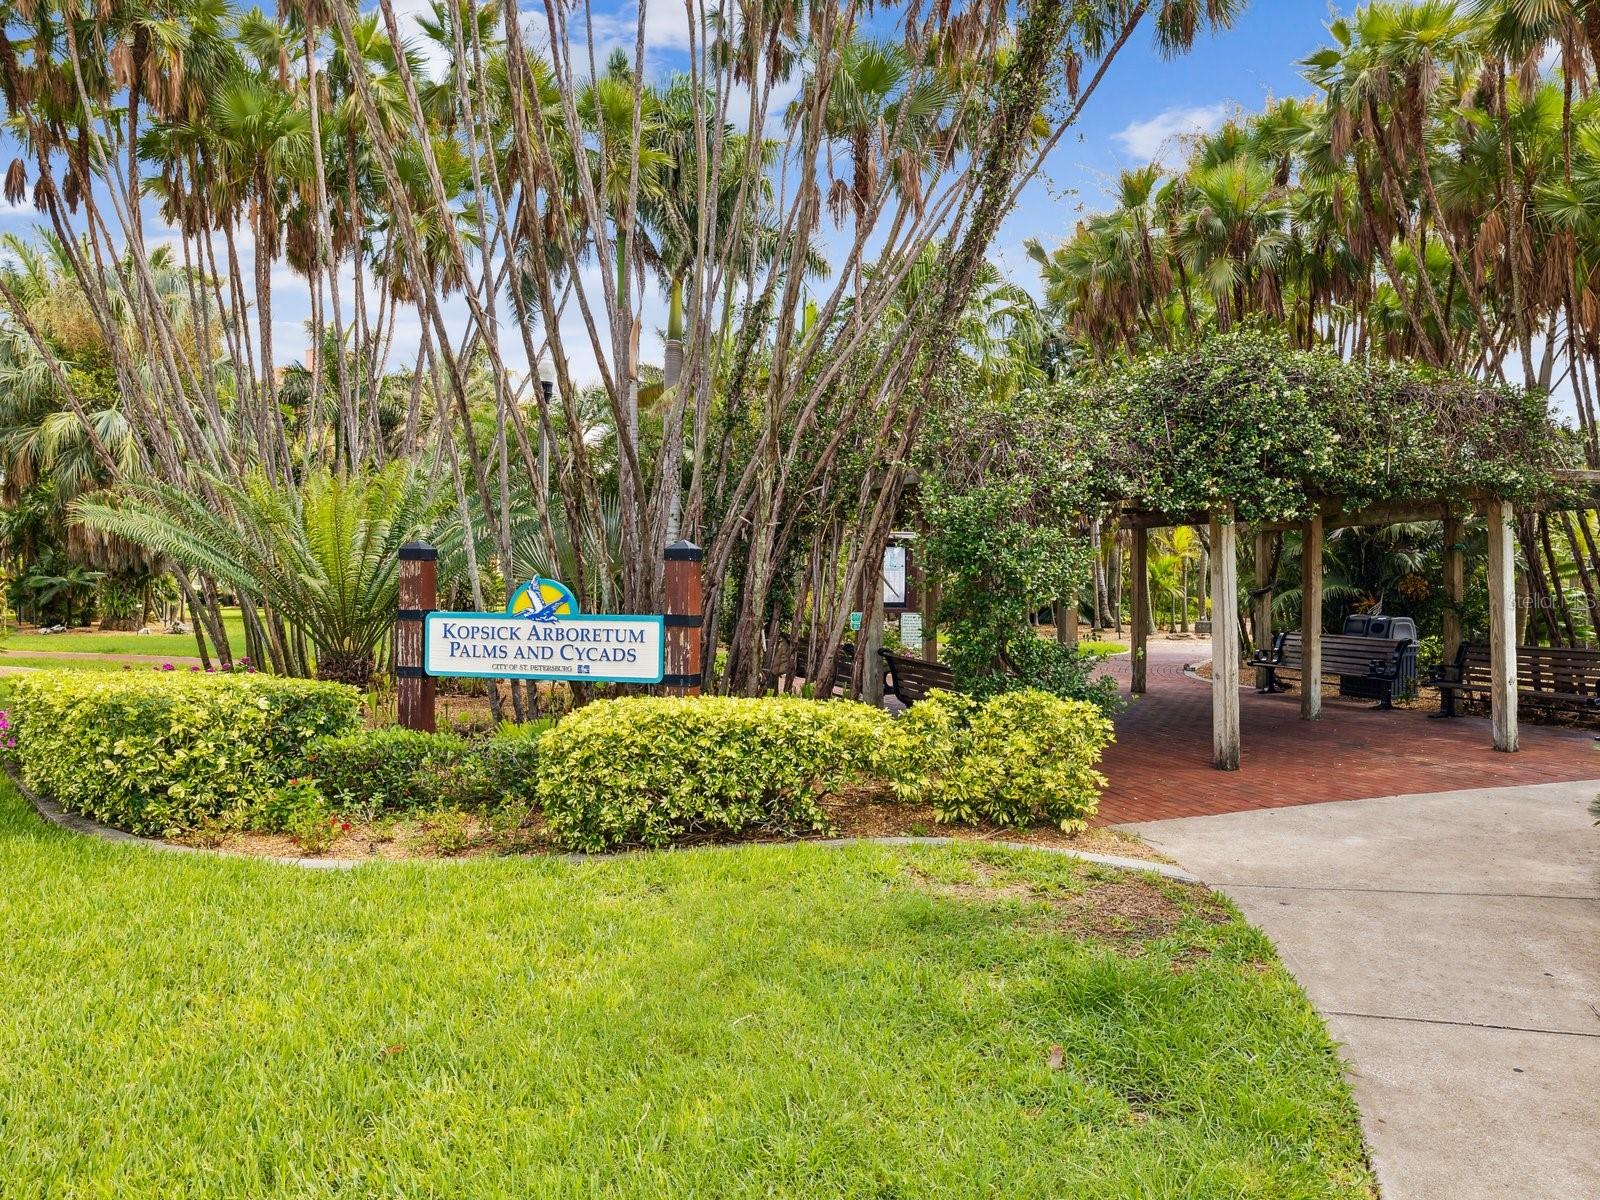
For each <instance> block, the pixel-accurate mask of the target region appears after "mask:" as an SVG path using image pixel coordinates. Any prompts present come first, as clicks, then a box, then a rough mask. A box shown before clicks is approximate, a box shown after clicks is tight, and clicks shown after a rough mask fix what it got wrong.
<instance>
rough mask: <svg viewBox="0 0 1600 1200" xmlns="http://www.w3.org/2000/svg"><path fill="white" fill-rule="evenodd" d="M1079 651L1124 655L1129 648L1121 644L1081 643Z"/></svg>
mask: <svg viewBox="0 0 1600 1200" xmlns="http://www.w3.org/2000/svg"><path fill="white" fill-rule="evenodd" d="M1078 649H1080V650H1087V651H1089V652H1090V653H1091V654H1122V653H1125V652H1126V651H1127V649H1128V647H1127V646H1125V645H1123V644H1122V643H1121V642H1079V643H1078Z"/></svg>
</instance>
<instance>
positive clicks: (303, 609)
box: [73, 463, 439, 687]
mask: <svg viewBox="0 0 1600 1200" xmlns="http://www.w3.org/2000/svg"><path fill="white" fill-rule="evenodd" d="M205 483H206V485H207V486H206V488H205V489H204V493H205V494H201V493H197V492H190V491H185V490H182V489H179V488H174V487H171V486H169V485H167V484H164V483H148V484H139V485H131V486H130V487H129V488H128V489H127V494H126V495H125V496H124V498H123V499H122V501H121V502H120V503H119V504H118V505H117V506H116V507H112V506H111V505H107V504H103V503H96V502H84V503H80V504H79V505H77V506H76V507H75V508H74V510H73V514H74V519H75V520H78V521H81V522H83V523H84V524H87V525H89V526H91V527H93V528H95V529H99V530H103V531H106V532H109V533H115V534H117V535H119V536H121V537H125V538H127V539H129V540H130V541H134V542H138V543H139V544H141V545H143V546H147V547H148V548H150V549H151V550H154V551H156V552H158V553H160V554H162V555H164V556H165V557H167V558H169V559H172V560H174V561H176V562H179V563H182V564H184V565H185V566H187V567H191V568H193V569H194V570H197V571H200V572H202V573H204V574H206V575H209V576H211V577H212V578H213V579H215V580H217V581H218V582H219V583H221V584H224V585H226V586H230V587H233V588H235V589H237V590H238V591H239V592H240V593H241V594H242V595H243V596H246V597H250V598H253V599H255V600H257V601H259V602H260V603H261V604H262V605H263V607H264V608H265V609H266V610H267V614H268V618H269V620H268V629H269V638H270V640H273V641H274V642H280V641H284V639H278V638H271V633H272V630H273V629H274V628H275V627H276V626H277V625H278V623H281V625H282V626H285V627H287V629H288V630H289V631H291V632H292V633H297V634H299V635H302V636H303V637H304V638H305V639H306V640H308V641H309V642H310V643H311V645H312V646H313V648H314V649H315V652H316V675H317V678H319V679H331V680H337V681H339V682H342V683H352V684H355V685H356V686H357V687H365V686H366V685H367V682H368V681H369V680H370V679H371V677H372V670H373V664H374V657H375V651H376V648H377V646H378V644H379V643H380V642H381V641H382V640H383V637H384V635H385V634H386V633H387V632H388V630H389V628H390V626H391V624H392V622H393V621H394V614H395V600H396V588H397V579H398V553H399V550H400V547H401V546H402V545H404V544H405V543H406V542H408V541H411V540H412V539H414V538H417V537H420V536H423V535H425V534H428V533H430V532H431V530H432V526H433V523H434V521H435V519H436V516H437V514H438V512H439V504H438V492H437V490H436V489H435V488H433V487H432V486H430V485H429V484H428V483H427V481H426V479H425V478H424V477H423V476H422V475H420V474H418V473H417V472H416V471H414V470H413V469H412V468H410V467H409V466H408V465H406V464H403V463H394V464H391V465H390V466H389V467H387V468H385V469H383V470H380V471H372V472H364V473H345V472H341V473H328V472H318V473H316V474H313V475H311V476H308V477H307V478H306V479H305V480H304V481H303V482H301V483H300V485H299V486H298V487H297V488H293V489H286V488H281V487H275V486H273V485H272V484H271V483H270V482H269V481H268V479H267V477H266V476H265V475H264V474H261V473H255V474H251V475H249V476H247V477H246V478H245V480H244V481H243V483H242V484H232V483H228V482H225V481H223V480H221V479H219V478H216V477H209V476H208V477H206V478H205ZM280 649H281V650H285V651H287V652H285V653H278V651H279V650H280ZM274 657H275V658H277V659H278V660H279V666H280V667H283V668H286V669H290V670H293V669H296V668H300V669H303V667H304V664H303V663H301V662H299V661H298V657H299V656H297V655H295V654H294V653H293V652H292V650H289V648H288V646H287V645H286V644H285V645H282V646H279V645H275V646H274Z"/></svg>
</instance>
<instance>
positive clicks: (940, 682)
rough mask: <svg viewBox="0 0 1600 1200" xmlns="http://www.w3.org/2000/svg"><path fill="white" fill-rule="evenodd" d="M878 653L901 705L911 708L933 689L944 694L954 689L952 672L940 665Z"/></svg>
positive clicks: (880, 651)
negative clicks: (910, 706)
mask: <svg viewBox="0 0 1600 1200" xmlns="http://www.w3.org/2000/svg"><path fill="white" fill-rule="evenodd" d="M878 653H879V655H881V656H882V658H883V661H884V665H885V666H887V667H888V668H889V686H890V688H891V689H892V690H893V691H894V694H895V698H896V699H897V700H899V701H900V703H901V704H905V705H911V704H915V703H916V702H917V701H919V700H924V699H926V698H927V695H928V693H929V692H931V691H932V690H933V689H935V688H940V689H942V690H943V691H946V692H953V691H955V690H956V673H955V672H954V671H952V670H951V669H950V668H949V667H947V666H945V665H944V664H943V663H939V662H927V661H925V660H923V659H920V658H908V657H907V656H906V655H904V654H890V653H889V652H888V651H887V650H879V651H878Z"/></svg>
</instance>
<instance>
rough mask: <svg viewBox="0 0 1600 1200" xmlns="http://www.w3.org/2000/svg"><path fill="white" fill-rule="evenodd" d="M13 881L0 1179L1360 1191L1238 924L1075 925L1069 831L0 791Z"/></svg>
mask: <svg viewBox="0 0 1600 1200" xmlns="http://www.w3.org/2000/svg"><path fill="white" fill-rule="evenodd" d="M975 855H981V861H980V862H979V863H978V865H976V866H975V865H974V856H975ZM983 864H990V865H988V866H984V865H983ZM0 876H3V877H4V879H5V880H6V886H5V887H4V888H3V889H0V929H3V930H5V953H4V959H5V969H4V970H3V971H0V1179H3V1180H5V1187H4V1189H3V1190H4V1193H5V1195H6V1197H7V1200H21V1198H23V1197H51V1198H52V1200H63V1198H72V1197H91V1196H93V1197H101V1196H110V1195H115V1196H117V1197H119V1198H127V1197H155V1196H163V1197H165V1196H178V1195H185V1196H205V1197H208V1198H213V1197H251V1198H258V1197H268V1196H293V1197H297V1198H299V1197H332V1196H340V1197H357V1196H359V1197H372V1196H395V1197H399V1196H406V1197H428V1196H436V1197H508V1198H509V1197H518V1198H521V1197H531V1196H539V1197H574V1198H576V1197H591V1196H617V1197H621V1196H639V1197H673V1198H676V1197H689V1196H703V1197H710V1198H721V1197H746V1196H748V1197H758V1196H760V1197H768V1196H806V1197H831V1196H876V1197H887V1196H900V1197H917V1198H921V1197H937V1196H950V1197H975V1196H985V1197H988V1196H1016V1197H1067V1196H1074V1197H1076V1196H1095V1197H1106V1198H1111V1197H1116V1198H1124V1197H1130V1196H1173V1197H1177V1196H1185V1197H1189V1196H1217V1197H1223V1196H1226V1197H1272V1198H1275V1200H1277V1198H1283V1197H1320V1196H1337V1197H1367V1196H1370V1195H1371V1190H1370V1188H1371V1184H1370V1182H1369V1178H1368V1175H1367V1171H1366V1168H1365V1166H1364V1162H1363V1155H1362V1149H1361V1145H1360V1141H1359V1136H1358V1134H1357V1127H1356V1121H1355V1115H1354V1112H1353V1110H1352V1107H1351V1104H1350V1101H1349V1098H1348V1095H1347V1093H1346V1090H1345V1087H1344V1084H1343V1082H1342V1081H1341V1078H1340V1075H1339V1072H1338V1069H1337V1066H1336V1063H1335V1058H1334V1054H1333V1050H1332V1048H1331V1046H1330V1044H1329V1041H1328V1038H1327V1036H1326V1034H1325V1033H1324V1031H1323V1029H1322V1027H1321V1026H1320V1024H1319V1022H1318V1021H1317V1019H1316V1017H1315V1016H1314V1015H1313V1013H1312V1012H1311V1010H1310V1008H1309V1007H1308V1005H1307V1004H1306V1001H1305V999H1304V998H1303V996H1302V994H1301V993H1300V992H1299V990H1298V989H1297V988H1296V987H1295V986H1294V985H1293V983H1292V982H1291V981H1290V980H1289V978H1288V977H1287V976H1286V974H1285V973H1284V972H1283V970H1282V969H1281V968H1280V967H1279V966H1277V965H1276V964H1275V962H1273V961H1272V960H1271V952H1270V950H1269V948H1268V946H1267V944H1266V942H1265V940H1264V939H1263V938H1262V937H1261V936H1260V935H1259V934H1258V933H1256V932H1255V931H1253V930H1252V929H1250V928H1249V927H1248V926H1246V925H1244V924H1243V923H1242V922H1240V921H1238V920H1237V919H1233V918H1231V917H1229V916H1228V915H1227V914H1226V913H1225V912H1220V913H1219V910H1218V909H1217V908H1216V907H1215V906H1214V904H1211V903H1207V902H1203V901H1200V900H1197V899H1196V897H1195V895H1192V894H1184V895H1183V896H1182V897H1181V899H1180V902H1179V903H1180V907H1179V908H1178V909H1177V910H1175V911H1176V912H1177V914H1178V918H1179V920H1178V923H1177V924H1176V925H1173V924H1171V923H1170V922H1169V924H1168V926H1167V928H1166V930H1165V936H1156V937H1154V938H1146V939H1144V940H1142V941H1141V940H1140V939H1139V938H1137V937H1133V936H1131V935H1129V936H1124V935H1122V934H1120V933H1118V931H1117V930H1116V929H1115V928H1110V929H1106V930H1101V933H1102V934H1103V935H1104V937H1103V938H1102V939H1101V940H1097V939H1095V938H1091V937H1087V936H1084V935H1076V936H1075V935H1070V934H1069V933H1067V932H1064V929H1069V928H1074V927H1077V924H1075V922H1077V920H1078V919H1077V918H1072V917H1070V916H1064V915H1063V914H1070V913H1071V912H1074V911H1078V910H1076V909H1074V908H1073V906H1074V905H1082V904H1083V903H1084V902H1085V898H1086V897H1087V896H1089V894H1090V893H1088V892H1085V889H1086V888H1087V889H1096V890H1095V891H1094V893H1093V894H1094V895H1099V894H1101V893H1100V892H1099V890H1098V889H1101V888H1103V887H1105V886H1106V881H1110V882H1111V883H1112V884H1113V885H1121V886H1122V887H1123V888H1124V889H1126V888H1128V887H1130V886H1132V885H1130V884H1129V883H1128V882H1127V881H1128V879H1129V877H1127V876H1116V875H1112V874H1109V873H1104V874H1103V873H1102V872H1101V871H1100V870H1099V869H1097V868H1088V867H1085V866H1083V865H1079V864H1075V863H1073V862H1071V861H1069V860H1065V859H1061V858H1055V857H1049V856H1045V855H1039V854H1033V855H1017V854H1011V853H1004V852H997V851H992V850H986V851H978V850H973V849H970V848H967V849H961V850H956V849H928V848H915V849H907V848H894V849H891V848H884V847H856V848H851V849H847V850H829V849H826V848H823V847H815V846H802V847H798V848H784V847H749V848H744V849H739V850H726V851H716V850H713V851H699V852H687V853H667V854H656V855H640V856H634V857H629V858H624V859H617V860H609V861H591V862H588V863H584V864H581V865H573V864H569V863H566V862H562V861H549V860H526V859H524V860H500V861H486V862H476V863H467V864H459V865H438V864H395V865H382V866H372V867H363V868H360V869H358V870H356V871H352V872H344V871H338V872H308V871H303V870H298V869H294V868H287V867H280V866H275V865H272V864H269V863H262V862H250V861H241V860H225V859H216V858H211V857H205V856H177V855H167V854H160V853H157V852H152V851H147V850H144V849H141V848H137V847H124V846H114V845H107V844H103V843H98V842H91V841H87V840H82V839H79V838H76V837H73V836H71V835H67V834H63V833H60V832H58V831H56V830H54V829H51V828H49V827H47V826H45V825H43V824H42V823H41V822H39V821H38V820H37V819H36V818H35V817H34V815H33V814H32V812H31V811H30V810H28V809H27V808H26V806H25V805H24V803H23V802H22V801H21V799H20V798H19V797H18V796H17V795H16V793H15V792H14V791H13V790H11V789H10V787H9V786H6V787H5V788H4V789H3V790H0ZM1030 889H1032V890H1031V891H1030ZM1136 890H1137V889H1136ZM1207 913H1209V914H1210V919H1209V920H1207V919H1205V918H1206V915H1207ZM1219 915H1220V919H1221V920H1222V923H1221V924H1218V923H1216V921H1217V920H1218V919H1219ZM1078 924H1081V922H1078ZM1105 939H1109V940H1105ZM1052 1045H1059V1046H1060V1047H1061V1048H1062V1055H1061V1062H1060V1065H1059V1069H1052V1067H1051V1066H1050V1065H1049V1063H1048V1061H1047V1060H1048V1058H1049V1055H1050V1048H1051V1046H1052Z"/></svg>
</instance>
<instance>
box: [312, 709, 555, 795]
mask: <svg viewBox="0 0 1600 1200" xmlns="http://www.w3.org/2000/svg"><path fill="white" fill-rule="evenodd" d="M545 728H547V726H546V725H545V724H543V723H539V724H537V725H527V726H522V725H505V726H502V727H501V729H500V730H499V731H498V732H497V733H496V734H495V736H494V737H493V738H491V739H490V740H488V741H468V740H467V739H466V738H463V737H458V736H456V735H455V734H451V733H418V732H416V731H414V730H410V729H400V728H394V727H391V728H388V729H362V730H357V731H356V732H354V733H346V734H341V735H340V736H337V737H327V738H319V739H318V740H317V741H315V742H313V743H312V744H311V746H310V747H309V748H308V749H307V750H306V753H305V772H306V774H307V775H308V776H310V777H311V778H312V779H314V780H315V781H316V782H317V785H318V787H320V788H321V789H322V793H323V794H324V795H325V796H327V797H328V799H329V801H330V802H331V803H332V804H333V806H334V807H335V808H336V809H340V810H345V809H355V810H358V811H364V812H366V813H377V812H380V811H385V810H387V811H408V810H413V809H441V808H442V809H462V808H468V809H470V808H483V807H486V806H488V805H490V804H493V803H495V802H497V801H498V802H502V803H506V802H512V803H516V802H521V803H527V804H531V803H532V801H533V787H534V779H535V771H536V765H537V759H538V750H539V740H538V734H539V733H541V732H543V730H544V729H545Z"/></svg>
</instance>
